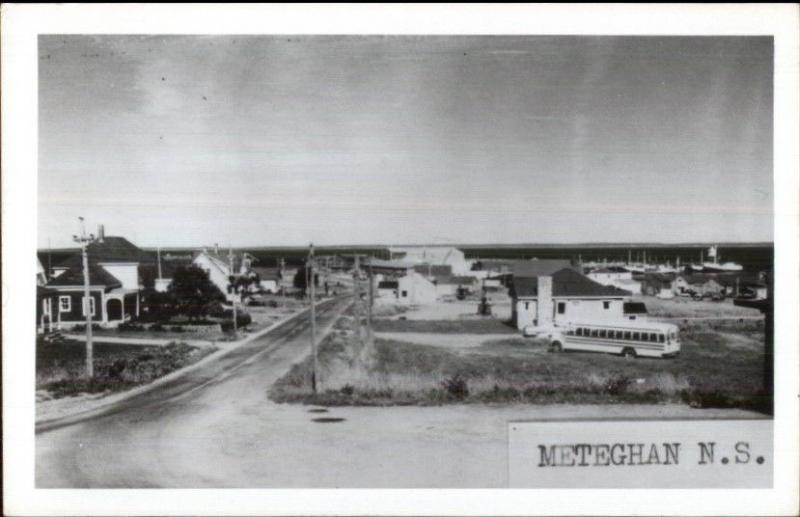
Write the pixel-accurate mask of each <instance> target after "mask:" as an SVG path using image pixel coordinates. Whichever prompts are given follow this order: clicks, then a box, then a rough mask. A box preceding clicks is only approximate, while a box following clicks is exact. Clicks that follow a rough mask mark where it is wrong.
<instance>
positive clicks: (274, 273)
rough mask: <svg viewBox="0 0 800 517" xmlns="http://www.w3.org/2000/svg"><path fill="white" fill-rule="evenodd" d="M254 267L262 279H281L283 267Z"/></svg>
mask: <svg viewBox="0 0 800 517" xmlns="http://www.w3.org/2000/svg"><path fill="white" fill-rule="evenodd" d="M252 269H253V271H254V272H255V273H256V274H257V275H258V277H259V278H260V279H261V280H279V279H280V278H281V268H278V267H254V268H252Z"/></svg>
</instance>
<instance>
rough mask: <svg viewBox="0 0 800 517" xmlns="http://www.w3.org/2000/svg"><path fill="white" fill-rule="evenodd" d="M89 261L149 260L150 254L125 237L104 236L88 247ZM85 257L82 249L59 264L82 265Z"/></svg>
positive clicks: (68, 265)
mask: <svg viewBox="0 0 800 517" xmlns="http://www.w3.org/2000/svg"><path fill="white" fill-rule="evenodd" d="M86 252H87V253H88V255H89V261H90V262H92V263H98V262H148V261H150V260H152V258H151V257H150V255H149V254H147V253H145V252H144V251H142V250H141V249H139V248H137V247H136V246H135V245H134V244H133V243H131V242H130V241H129V240H128V239H126V238H125V237H104V238H103V241H102V242H100V241H95V242H92V243H91V244H89V245H88V246H87V247H86ZM82 261H83V257H82V256H81V253H80V251H79V252H77V253H76V254H74V255H72V256H70V257H69V258H67V259H66V260H64V261H62V262H60V263H59V264H58V266H59V267H72V266H81V265H82Z"/></svg>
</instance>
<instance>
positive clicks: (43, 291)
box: [36, 285, 58, 299]
mask: <svg viewBox="0 0 800 517" xmlns="http://www.w3.org/2000/svg"><path fill="white" fill-rule="evenodd" d="M56 293H58V291H56V290H55V289H51V288H49V287H45V286H43V285H37V286H36V298H37V299H38V298H44V297H46V296H54V295H55V294H56Z"/></svg>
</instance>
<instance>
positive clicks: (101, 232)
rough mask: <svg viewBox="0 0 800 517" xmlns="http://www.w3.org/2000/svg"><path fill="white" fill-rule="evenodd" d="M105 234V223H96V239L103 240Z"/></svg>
mask: <svg viewBox="0 0 800 517" xmlns="http://www.w3.org/2000/svg"><path fill="white" fill-rule="evenodd" d="M105 236H106V227H105V225H102V224H98V225H97V241H98V242H103V239H104V238H105Z"/></svg>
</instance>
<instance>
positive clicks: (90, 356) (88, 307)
mask: <svg viewBox="0 0 800 517" xmlns="http://www.w3.org/2000/svg"><path fill="white" fill-rule="evenodd" d="M78 219H79V220H80V221H81V234H80V236H78V235H73V236H72V240H73V241H75V242H77V243H78V244H79V245H80V247H81V255H82V258H83V304H82V306H83V312H84V314H86V377H88V378H89V379H91V378H92V377H94V345H93V343H92V302H91V298H90V296H91V293H90V291H89V254H88V253H87V251H86V248H87V247H88V246H89V244H91V243H92V242H94V240H95V239H94V235H93V234H89V236H88V237H87V236H86V225H84V223H83V217H78Z"/></svg>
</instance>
